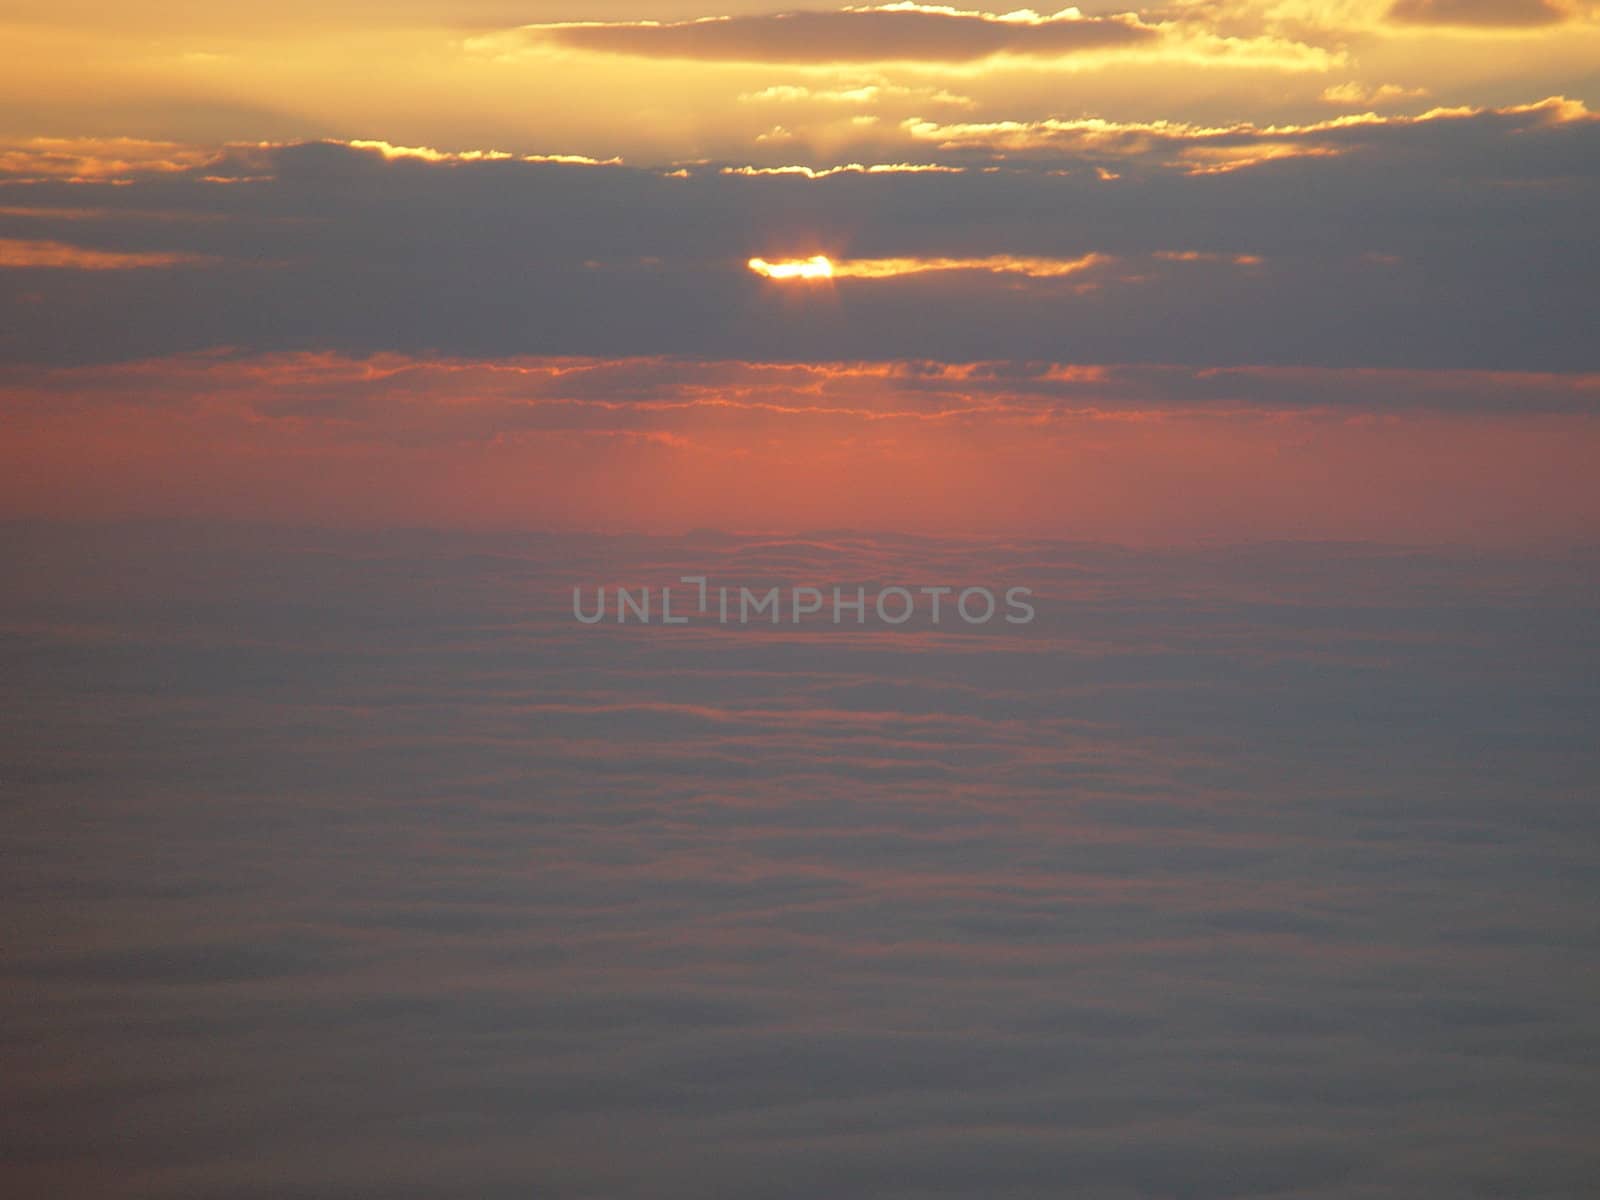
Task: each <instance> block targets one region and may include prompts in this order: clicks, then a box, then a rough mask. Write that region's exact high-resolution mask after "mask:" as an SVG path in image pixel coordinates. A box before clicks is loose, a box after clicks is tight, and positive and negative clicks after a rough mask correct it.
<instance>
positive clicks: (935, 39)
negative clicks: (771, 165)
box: [522, 7, 1158, 63]
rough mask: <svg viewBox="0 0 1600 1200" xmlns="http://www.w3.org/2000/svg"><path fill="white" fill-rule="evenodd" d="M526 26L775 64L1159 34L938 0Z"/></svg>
mask: <svg viewBox="0 0 1600 1200" xmlns="http://www.w3.org/2000/svg"><path fill="white" fill-rule="evenodd" d="M522 32H524V33H525V34H527V35H528V36H530V37H532V38H533V39H534V40H535V41H537V42H548V43H553V44H555V45H559V46H568V47H571V48H574V49H579V50H595V51H601V52H604V53H608V54H626V55H637V56H643V57H654V58H687V59H704V60H710V61H729V62H766V63H830V62H890V61H914V62H938V63H959V62H973V61H976V60H979V59H984V58H990V57H992V56H994V55H997V54H1009V55H1023V56H1036V57H1048V58H1054V57H1059V56H1061V55H1066V54H1075V53H1080V52H1083V51H1088V50H1099V49H1107V48H1115V47H1119V46H1130V45H1138V44H1141V43H1145V42H1149V41H1151V40H1153V39H1154V38H1156V37H1157V36H1158V35H1157V31H1156V30H1155V29H1153V28H1150V27H1147V26H1145V25H1142V24H1140V23H1139V22H1138V20H1137V18H1132V17H1081V18H1071V19H1065V18H1063V19H1056V18H1038V19H1032V20H1021V19H1013V20H1002V19H998V18H995V17H991V16H989V15H987V14H979V13H959V12H950V11H944V12H941V11H937V10H936V8H932V7H930V8H929V9H927V10H921V11H919V10H900V11H885V10H882V9H871V8H860V9H854V10H849V9H847V10H843V11H839V12H782V13H762V14H753V15H747V16H734V17H722V18H715V19H702V20H695V21H675V22H665V23H660V24H657V23H653V22H592V23H578V24H569V25H535V26H528V27H526V28H525V29H524V30H523V31H522Z"/></svg>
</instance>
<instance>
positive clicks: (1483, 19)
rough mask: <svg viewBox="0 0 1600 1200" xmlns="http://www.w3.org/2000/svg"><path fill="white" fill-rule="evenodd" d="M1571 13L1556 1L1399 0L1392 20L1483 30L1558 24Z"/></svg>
mask: <svg viewBox="0 0 1600 1200" xmlns="http://www.w3.org/2000/svg"><path fill="white" fill-rule="evenodd" d="M1571 15H1572V13H1571V11H1570V10H1569V9H1568V8H1567V7H1566V6H1565V5H1563V4H1560V3H1557V2H1556V0H1395V4H1394V5H1393V6H1392V7H1391V8H1390V9H1389V19H1390V20H1391V21H1398V22H1400V23H1401V24H1404V25H1453V26H1459V27H1466V28H1482V29H1518V28H1534V27H1537V26H1541V25H1557V24H1560V23H1561V22H1562V21H1565V20H1567V19H1568V18H1570V17H1571Z"/></svg>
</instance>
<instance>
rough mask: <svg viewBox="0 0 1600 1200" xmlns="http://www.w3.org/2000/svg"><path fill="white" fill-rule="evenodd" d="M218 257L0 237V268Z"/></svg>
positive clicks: (183, 262)
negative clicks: (95, 247)
mask: <svg viewBox="0 0 1600 1200" xmlns="http://www.w3.org/2000/svg"><path fill="white" fill-rule="evenodd" d="M217 261H219V260H217V259H215V258H212V257H210V256H208V255H204V254H180V253H176V252H169V251H162V250H152V251H114V250H95V249H92V248H90V247H87V246H73V245H70V244H68V243H66V242H51V241H28V240H26V239H23V238H0V269H6V268H10V269H13V270H61V271H133V270H140V269H145V268H150V267H198V266H209V265H211V264H213V263H215V262H217Z"/></svg>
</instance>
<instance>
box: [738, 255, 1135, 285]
mask: <svg viewBox="0 0 1600 1200" xmlns="http://www.w3.org/2000/svg"><path fill="white" fill-rule="evenodd" d="M1113 261H1114V260H1113V259H1112V258H1111V257H1110V256H1108V255H1104V254H1085V255H1083V256H1082V257H1081V258H1030V257H1025V256H1016V255H1009V254H990V255H985V256H984V257H981V258H942V257H938V258H855V259H842V260H839V261H837V262H835V261H832V260H830V259H829V258H827V257H826V256H824V255H820V254H818V255H815V256H813V257H811V258H806V259H794V260H789V261H786V262H776V263H772V262H768V261H767V260H766V259H763V258H752V259H751V260H750V262H749V264H748V265H749V267H750V269H751V270H752V271H754V272H755V273H756V274H757V275H760V276H763V277H764V278H767V279H777V280H788V279H794V280H818V279H893V278H895V277H897V276H901V275H921V274H924V273H926V272H930V271H984V272H987V273H989V274H991V275H1023V276H1026V277H1027V278H1029V279H1058V278H1061V277H1063V276H1067V275H1077V274H1079V273H1081V272H1083V271H1087V270H1089V269H1091V268H1093V267H1099V266H1105V265H1107V264H1109V263H1111V262H1113Z"/></svg>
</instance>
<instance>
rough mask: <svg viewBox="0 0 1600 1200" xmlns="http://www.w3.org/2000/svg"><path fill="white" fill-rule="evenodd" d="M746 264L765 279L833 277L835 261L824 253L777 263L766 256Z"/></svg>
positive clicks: (753, 259)
mask: <svg viewBox="0 0 1600 1200" xmlns="http://www.w3.org/2000/svg"><path fill="white" fill-rule="evenodd" d="M746 265H747V266H748V267H749V268H750V269H751V270H752V271H754V272H755V273H756V274H757V275H760V276H761V277H762V278H764V279H832V278H833V263H832V262H831V261H830V260H829V259H828V257H827V256H826V255H823V254H814V255H812V256H811V257H810V258H797V259H790V260H788V261H785V262H775V263H774V262H768V261H767V260H766V259H764V258H752V259H751V260H750V261H749V263H747V264H746Z"/></svg>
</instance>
